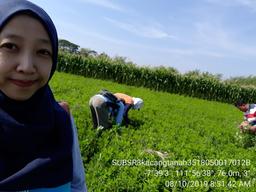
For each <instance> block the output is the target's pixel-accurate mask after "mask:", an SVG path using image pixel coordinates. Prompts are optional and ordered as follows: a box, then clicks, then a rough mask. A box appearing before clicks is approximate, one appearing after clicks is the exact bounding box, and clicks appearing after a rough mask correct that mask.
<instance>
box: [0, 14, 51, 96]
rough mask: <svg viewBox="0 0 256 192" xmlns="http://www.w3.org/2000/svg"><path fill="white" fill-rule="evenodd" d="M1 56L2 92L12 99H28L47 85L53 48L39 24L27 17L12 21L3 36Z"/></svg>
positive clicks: (0, 36) (0, 84)
mask: <svg viewBox="0 0 256 192" xmlns="http://www.w3.org/2000/svg"><path fill="white" fill-rule="evenodd" d="M35 31H36V33H35ZM0 54H1V60H0V89H1V90H2V91H3V92H4V93H5V94H6V95H7V96H8V97H10V98H11V99H15V100H26V99H29V98H30V97H31V96H32V95H33V94H34V93H35V92H36V91H37V90H38V89H40V88H41V87H43V86H44V85H45V84H46V83H47V81H48V79H49V77H50V72H51V68H52V56H51V55H52V47H51V43H50V38H49V36H48V34H47V32H46V31H45V29H44V27H43V25H42V24H41V23H40V22H39V21H38V20H36V19H34V18H33V17H31V16H29V15H24V14H19V15H17V16H15V17H14V18H13V19H12V20H10V21H9V22H8V23H7V24H6V26H5V27H4V28H3V30H2V32H1V33H0Z"/></svg>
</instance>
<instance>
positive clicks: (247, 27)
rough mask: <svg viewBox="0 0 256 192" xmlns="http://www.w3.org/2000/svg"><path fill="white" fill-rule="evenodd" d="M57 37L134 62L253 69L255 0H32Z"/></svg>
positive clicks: (218, 70) (235, 71)
mask: <svg viewBox="0 0 256 192" xmlns="http://www.w3.org/2000/svg"><path fill="white" fill-rule="evenodd" d="M32 2H34V3H36V4H37V5H39V6H41V7H42V8H43V9H45V11H46V12H47V13H48V14H49V15H50V16H51V17H52V20H53V21H54V23H55V25H56V27H57V31H58V34H59V38H62V39H67V40H69V41H71V42H73V43H75V44H78V45H79V46H80V47H83V48H90V49H93V50H95V51H97V52H98V53H101V52H105V53H106V54H108V55H110V56H111V57H114V56H123V57H126V58H127V61H132V62H134V63H136V64H137V65H139V66H142V65H143V66H160V65H162V66H170V67H174V68H176V69H177V70H178V71H180V72H181V73H185V72H187V71H191V70H196V69H197V70H200V71H202V72H206V71H207V72H210V73H213V74H223V76H224V78H228V77H234V76H248V75H254V74H255V72H256V0H72V1H71V0H51V1H45V0H32Z"/></svg>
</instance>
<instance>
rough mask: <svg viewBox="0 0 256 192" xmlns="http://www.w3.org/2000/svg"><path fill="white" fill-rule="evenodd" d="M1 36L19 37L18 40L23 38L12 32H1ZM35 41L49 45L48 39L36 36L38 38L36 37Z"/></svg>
mask: <svg viewBox="0 0 256 192" xmlns="http://www.w3.org/2000/svg"><path fill="white" fill-rule="evenodd" d="M0 36H1V35H0ZM2 38H9V39H19V40H23V39H24V38H23V37H22V36H19V35H16V34H13V33H9V34H3V36H2ZM36 41H38V42H39V43H43V44H46V45H51V41H50V40H49V39H45V38H38V39H36Z"/></svg>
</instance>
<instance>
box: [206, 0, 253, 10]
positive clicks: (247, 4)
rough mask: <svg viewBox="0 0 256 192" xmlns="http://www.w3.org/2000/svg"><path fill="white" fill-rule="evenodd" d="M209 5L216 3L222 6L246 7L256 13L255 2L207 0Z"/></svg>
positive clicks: (244, 0)
mask: <svg viewBox="0 0 256 192" xmlns="http://www.w3.org/2000/svg"><path fill="white" fill-rule="evenodd" d="M206 1H207V2H209V3H215V4H218V5H221V6H245V7H248V8H249V9H252V10H253V11H256V1H255V0H206Z"/></svg>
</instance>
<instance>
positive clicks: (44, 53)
mask: <svg viewBox="0 0 256 192" xmlns="http://www.w3.org/2000/svg"><path fill="white" fill-rule="evenodd" d="M38 53H39V54H40V55H43V56H50V57H51V56H52V54H51V52H50V51H49V50H47V49H41V50H39V51H38Z"/></svg>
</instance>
